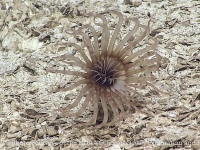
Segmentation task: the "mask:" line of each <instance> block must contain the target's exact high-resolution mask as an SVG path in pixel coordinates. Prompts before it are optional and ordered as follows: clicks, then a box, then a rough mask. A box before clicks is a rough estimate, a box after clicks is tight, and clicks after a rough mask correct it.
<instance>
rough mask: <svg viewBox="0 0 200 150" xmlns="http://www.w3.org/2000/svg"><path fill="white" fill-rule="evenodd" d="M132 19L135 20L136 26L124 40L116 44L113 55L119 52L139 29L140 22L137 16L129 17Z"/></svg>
mask: <svg viewBox="0 0 200 150" xmlns="http://www.w3.org/2000/svg"><path fill="white" fill-rule="evenodd" d="M129 19H130V20H132V21H134V22H135V26H134V28H133V29H132V30H131V31H130V32H129V33H128V34H127V35H126V36H125V37H124V38H123V40H122V41H120V42H119V43H118V45H117V46H116V49H115V50H114V52H113V55H116V54H119V52H120V50H121V49H122V47H123V46H124V45H125V43H126V42H127V41H128V40H129V39H130V38H131V36H133V34H134V33H135V32H136V31H137V29H138V28H139V27H140V22H139V20H138V19H137V18H129Z"/></svg>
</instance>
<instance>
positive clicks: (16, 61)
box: [0, 0, 200, 150]
mask: <svg viewBox="0 0 200 150" xmlns="http://www.w3.org/2000/svg"><path fill="white" fill-rule="evenodd" d="M108 9H110V10H117V11H119V12H122V13H123V14H124V15H125V16H128V17H130V16H133V17H138V18H139V20H140V22H141V23H142V24H147V22H148V20H149V19H150V18H151V25H150V28H151V35H157V36H158V37H159V38H158V39H159V45H158V47H157V50H158V53H159V54H160V55H161V56H163V57H165V58H166V59H168V62H167V63H166V64H163V65H162V66H161V67H160V70H159V71H158V72H157V73H156V74H155V75H156V77H157V79H156V81H154V84H155V85H156V86H157V87H159V88H162V90H163V91H165V90H166V91H170V92H169V93H170V95H169V96H167V95H162V94H158V93H157V92H155V90H153V89H149V88H147V90H144V91H143V93H144V94H143V95H144V96H143V100H145V101H146V102H147V105H146V107H143V108H141V110H142V111H144V112H145V111H148V112H149V113H152V114H154V116H155V117H149V116H148V115H146V114H141V113H140V112H130V115H129V116H127V118H126V119H125V120H124V121H120V122H118V123H116V124H115V125H114V126H111V127H104V128H100V129H96V130H91V129H88V128H77V127H76V126H75V125H77V124H79V123H80V121H82V120H83V121H84V119H85V118H86V119H87V118H88V116H91V113H90V112H89V111H88V110H87V111H86V112H85V114H84V115H83V116H81V117H80V118H76V119H73V118H64V117H59V115H58V114H57V113H56V112H55V111H54V110H55V109H56V108H58V107H59V106H60V105H66V104H67V102H68V101H70V100H69V99H71V100H73V99H74V97H75V96H76V95H77V91H78V89H77V90H76V89H75V90H73V91H70V92H58V93H55V94H49V93H48V91H50V90H51V88H52V87H53V86H56V85H61V86H62V85H65V84H66V83H67V82H69V81H74V80H76V78H74V77H71V76H70V77H68V76H64V75H60V74H52V73H46V72H45V71H44V68H46V67H52V66H56V65H58V64H57V63H58V62H56V61H54V60H52V59H51V58H52V57H53V56H59V55H62V54H65V53H75V51H74V50H73V49H72V47H70V48H69V47H59V46H58V42H61V41H63V39H66V40H69V41H72V42H80V41H77V40H76V39H75V38H72V37H70V36H69V35H68V34H67V33H66V31H70V27H79V26H80V25H83V24H86V23H90V22H92V19H91V18H88V17H86V15H85V14H87V13H89V12H92V13H100V12H103V11H104V10H108ZM114 19H115V18H113V17H110V18H109V16H108V20H109V21H110V22H112V21H114ZM128 28H129V27H127V28H126V29H128ZM69 67H70V66H69ZM69 69H70V68H69ZM71 69H73V68H71ZM67 100H68V101H67ZM0 149H1V150H4V149H5V150H27V149H30V150H37V149H40V150H54V149H55V150H59V149H66V150H69V149H71V150H75V149H77V150H80V149H84V150H86V149H87V150H89V149H91V150H93V149H95V150H96V149H101V150H103V149H107V150H129V149H131V150H132V149H133V150H134V149H148V150H150V149H155V150H161V149H166V150H167V149H194V150H197V149H200V1H199V0H130V1H129V0H124V1H123V0H118V1H117V0H110V1H109V0H106V1H103V0H99V1H98V0H86V1H84V0H82V1H81V0H80V1H75V0H66V1H64V0H1V1H0Z"/></svg>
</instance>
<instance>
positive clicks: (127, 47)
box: [117, 21, 150, 60]
mask: <svg viewBox="0 0 200 150" xmlns="http://www.w3.org/2000/svg"><path fill="white" fill-rule="evenodd" d="M149 25H150V21H149V22H148V26H143V25H140V27H141V28H144V29H145V31H144V32H143V33H142V34H141V35H140V36H139V37H138V38H136V39H135V40H133V41H132V42H131V43H130V44H128V46H126V47H125V48H123V49H122V50H121V51H120V52H119V53H118V55H117V56H120V58H119V59H120V60H122V59H124V58H125V56H126V55H127V54H128V53H130V52H131V50H132V49H133V48H134V47H135V46H136V44H138V43H139V42H141V41H142V40H143V39H144V38H145V37H146V35H148V34H149V32H150V28H149ZM145 27H146V28H145Z"/></svg>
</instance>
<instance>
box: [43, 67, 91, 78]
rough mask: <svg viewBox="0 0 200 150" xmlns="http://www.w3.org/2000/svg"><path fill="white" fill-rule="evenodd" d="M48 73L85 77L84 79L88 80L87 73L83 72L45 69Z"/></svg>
mask: <svg viewBox="0 0 200 150" xmlns="http://www.w3.org/2000/svg"><path fill="white" fill-rule="evenodd" d="M45 70H46V71H47V72H51V73H61V74H67V75H74V76H79V77H83V78H87V77H88V74H87V73H83V72H78V71H66V70H54V69H49V68H47V69H45Z"/></svg>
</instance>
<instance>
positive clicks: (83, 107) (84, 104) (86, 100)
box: [68, 90, 92, 117]
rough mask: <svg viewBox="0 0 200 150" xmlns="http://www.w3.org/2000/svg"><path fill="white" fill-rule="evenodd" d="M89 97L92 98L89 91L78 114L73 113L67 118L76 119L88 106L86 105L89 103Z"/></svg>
mask: <svg viewBox="0 0 200 150" xmlns="http://www.w3.org/2000/svg"><path fill="white" fill-rule="evenodd" d="M91 97H92V93H91V90H90V91H89V93H88V95H87V97H86V99H85V101H84V102H83V104H82V106H81V108H80V109H79V110H78V112H76V113H74V114H69V115H68V116H69V117H78V116H80V115H81V114H82V113H83V112H84V111H85V109H86V107H87V106H88V104H89V103H90V101H91Z"/></svg>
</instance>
